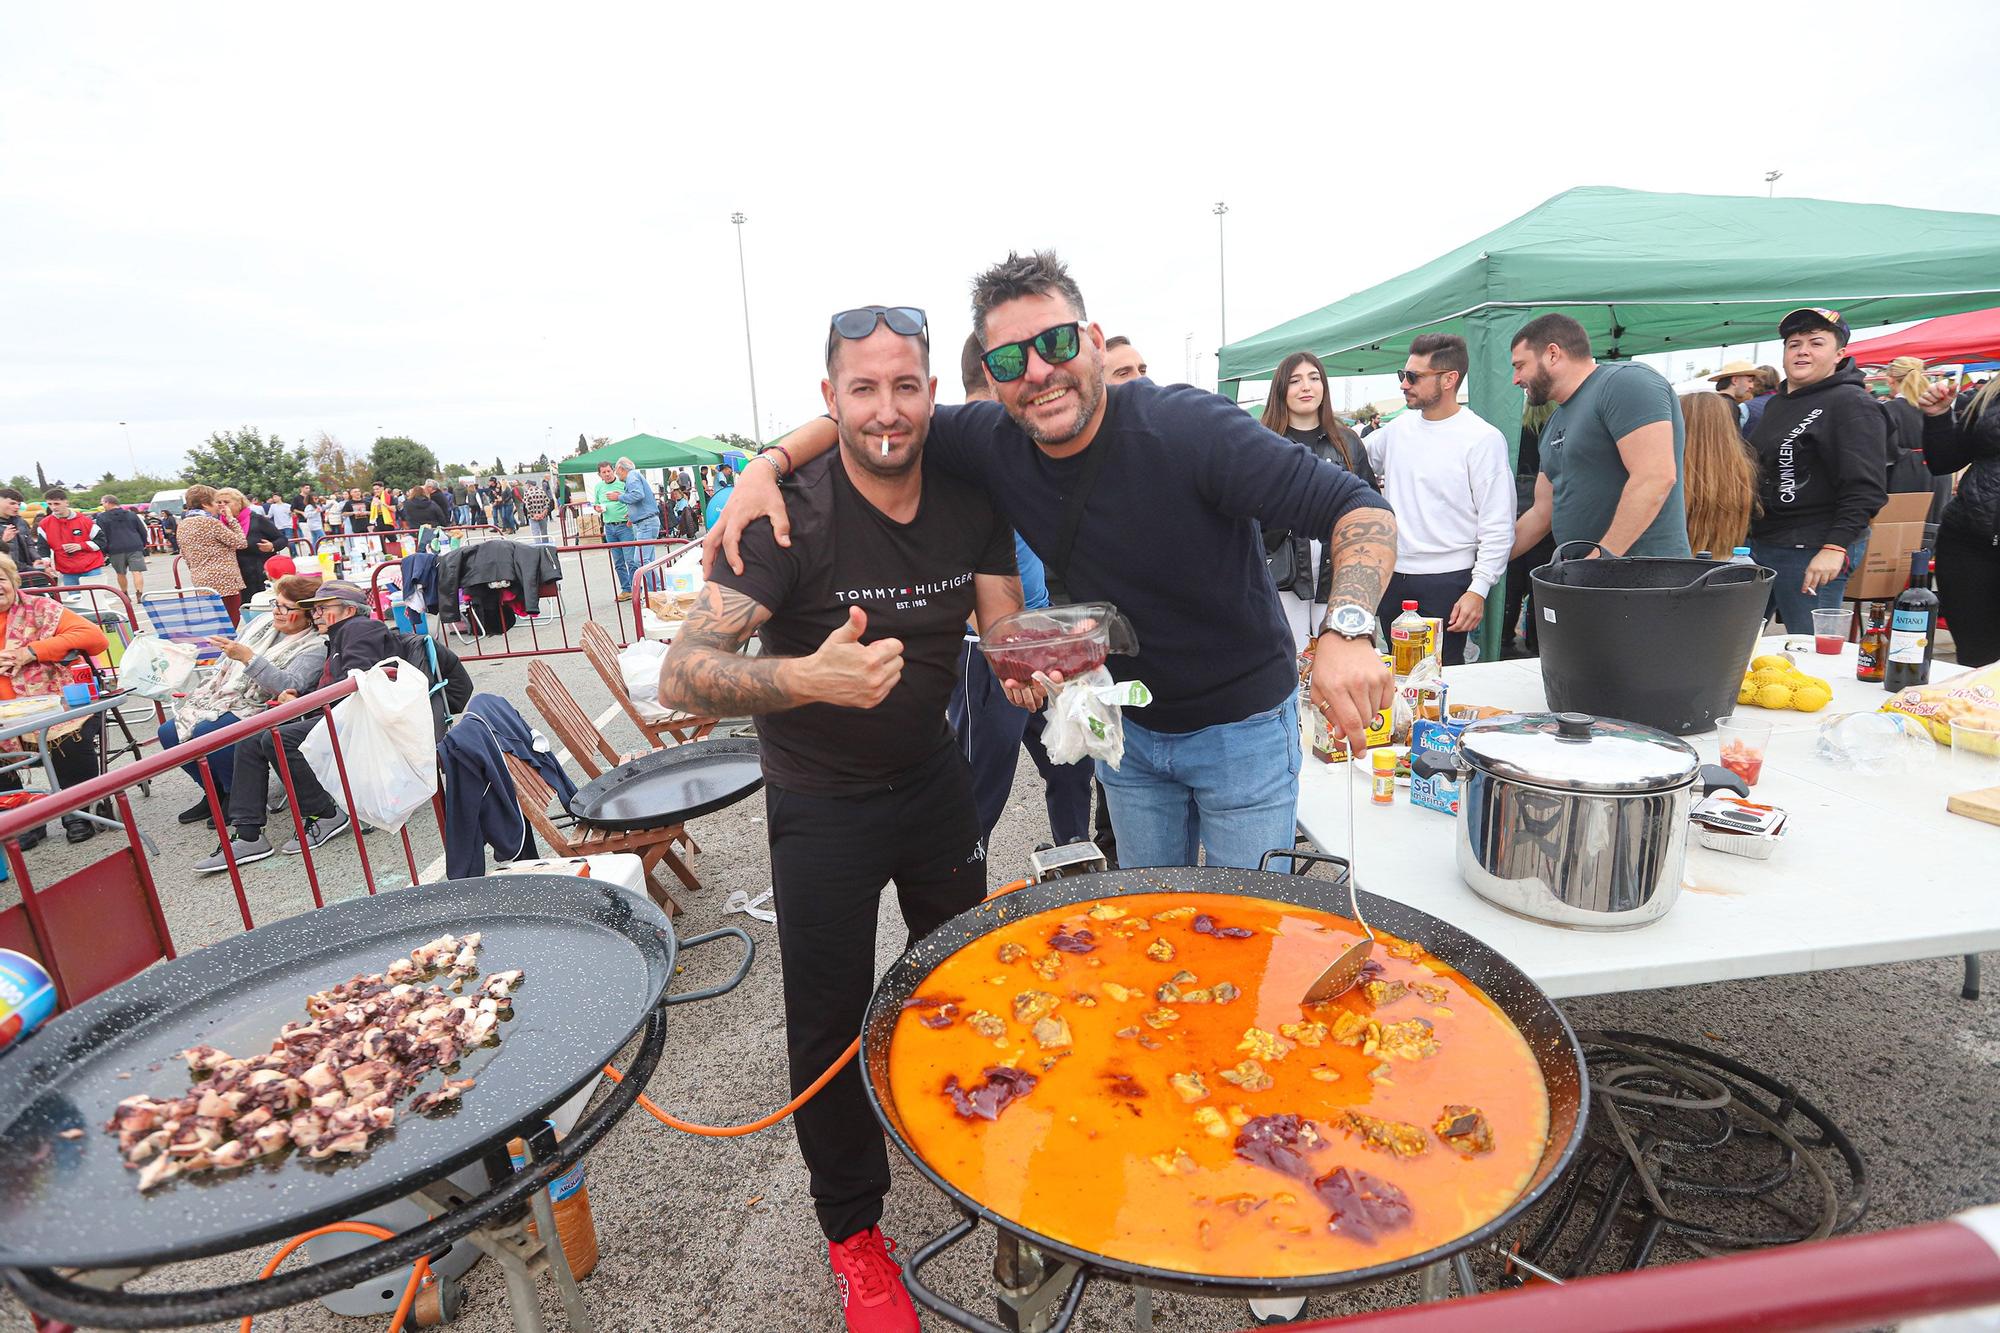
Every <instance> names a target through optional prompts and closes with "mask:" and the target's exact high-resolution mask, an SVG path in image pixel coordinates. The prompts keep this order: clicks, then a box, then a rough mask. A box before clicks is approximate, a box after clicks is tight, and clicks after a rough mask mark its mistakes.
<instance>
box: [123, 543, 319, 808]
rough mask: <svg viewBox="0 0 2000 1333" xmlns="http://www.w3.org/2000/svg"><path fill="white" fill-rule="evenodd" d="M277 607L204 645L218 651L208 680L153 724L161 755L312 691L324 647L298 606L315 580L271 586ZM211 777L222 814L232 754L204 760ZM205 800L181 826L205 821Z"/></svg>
mask: <svg viewBox="0 0 2000 1333" xmlns="http://www.w3.org/2000/svg"><path fill="white" fill-rule="evenodd" d="M272 591H273V594H274V595H275V597H276V604H275V606H274V607H273V609H272V611H271V614H270V615H268V616H253V617H247V618H245V620H244V622H243V624H242V626H241V627H240V628H239V629H238V630H237V631H236V637H235V638H233V639H224V638H220V637H215V636H211V637H210V638H209V640H208V645H209V647H211V648H219V649H221V650H222V657H223V660H222V662H221V663H220V664H219V665H218V666H217V668H216V671H215V674H214V675H212V676H210V677H209V678H208V679H207V680H205V681H203V682H202V683H201V684H200V685H197V686H196V687H195V688H194V689H192V690H189V691H188V692H187V693H186V694H185V695H183V696H181V697H180V698H178V699H175V700H174V701H173V703H172V705H171V706H170V707H169V708H168V710H167V718H166V720H165V721H164V722H162V723H160V748H161V749H163V750H164V749H169V748H171V747H173V746H176V745H180V744H182V743H183V742H186V741H191V740H193V739H194V738H195V737H197V736H203V735H206V734H208V733H209V732H211V731H214V730H216V729H217V728H218V727H226V726H228V725H230V724H231V723H233V722H240V721H242V720H243V719H244V718H246V717H249V716H250V715H251V714H252V713H253V712H255V711H256V710H257V709H260V708H262V707H264V706H265V705H266V704H268V703H270V702H271V700H272V699H274V698H276V697H277V696H278V695H280V694H283V693H284V692H285V691H286V690H296V691H297V692H298V693H300V694H305V693H307V692H309V691H311V690H315V689H317V688H319V677H320V670H321V668H323V667H324V666H325V665H326V640H325V639H323V638H321V637H320V636H319V634H318V633H317V632H316V631H315V630H314V629H313V624H312V617H311V616H310V615H308V614H307V613H306V612H305V610H304V609H303V608H301V607H300V606H299V601H300V599H301V598H306V597H310V596H312V595H313V594H314V593H315V592H318V591H319V580H318V579H315V578H308V577H307V576H305V575H304V574H286V575H284V576H283V577H281V578H279V579H278V581H277V583H276V584H275V585H274V587H273V589H272ZM181 771H182V772H183V773H186V774H187V775H188V776H189V777H191V778H193V779H194V782H195V785H196V786H197V787H199V786H200V785H201V768H200V766H199V765H197V764H182V765H181ZM208 771H209V772H210V773H212V774H214V775H215V793H216V795H217V796H218V797H220V798H221V800H222V808H223V810H225V811H227V810H228V809H229V781H230V779H231V778H232V777H233V776H234V775H235V773H236V747H235V746H233V745H230V746H225V747H223V748H222V749H220V750H217V751H216V752H215V753H214V754H211V755H210V756H209V757H208ZM210 818H211V816H210V813H209V809H208V793H207V791H205V790H204V791H203V792H202V793H201V795H200V796H199V797H198V798H197V799H196V800H195V803H194V804H193V805H191V806H189V807H188V808H187V809H185V810H183V811H181V813H180V821H181V823H183V824H199V823H201V822H202V821H204V820H208V819H210Z"/></svg>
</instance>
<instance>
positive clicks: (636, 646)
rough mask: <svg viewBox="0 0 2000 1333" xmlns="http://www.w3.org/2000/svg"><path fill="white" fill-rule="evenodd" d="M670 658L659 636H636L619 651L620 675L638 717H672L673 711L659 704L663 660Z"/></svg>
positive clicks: (650, 718) (652, 718) (649, 718)
mask: <svg viewBox="0 0 2000 1333" xmlns="http://www.w3.org/2000/svg"><path fill="white" fill-rule="evenodd" d="M666 660H667V645H666V644H664V643H661V642H660V641H659V640H658V639H634V640H633V641H632V642H631V643H628V644H626V645H625V647H624V648H622V649H620V650H619V653H618V674H619V675H620V676H622V677H624V679H625V693H627V694H629V695H631V696H632V706H633V707H634V708H637V709H638V710H639V716H641V717H643V718H646V719H648V720H649V721H650V720H657V719H659V718H667V717H672V716H673V715H674V710H673V709H671V708H668V707H666V706H664V705H663V704H661V703H660V663H662V662H664V661H666Z"/></svg>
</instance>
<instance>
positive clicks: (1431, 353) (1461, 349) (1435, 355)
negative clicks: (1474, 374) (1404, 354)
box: [1410, 333, 1472, 384]
mask: <svg viewBox="0 0 2000 1333" xmlns="http://www.w3.org/2000/svg"><path fill="white" fill-rule="evenodd" d="M1410 355H1411V356H1427V357H1429V358H1430V359H1431V369H1432V370H1455V371H1457V372H1458V382H1459V383H1460V384H1463V383H1465V373H1466V372H1467V371H1468V370H1471V369H1472V358H1470V357H1468V356H1467V355H1466V354H1465V339H1463V338H1461V337H1459V336H1458V335H1457V334H1456V333H1420V334H1418V335H1417V336H1416V337H1414V338H1412V339H1410Z"/></svg>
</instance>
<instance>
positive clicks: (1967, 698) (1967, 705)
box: [128, 650, 2000, 745]
mask: <svg viewBox="0 0 2000 1333" xmlns="http://www.w3.org/2000/svg"><path fill="white" fill-rule="evenodd" d="M128 651H129V650H128ZM1882 711H1883V712H1885V713H1894V714H1898V715H1901V716H1904V717H1911V718H1915V719H1916V720H1917V721H1919V722H1921V723H1923V724H1924V726H1925V727H1927V728H1929V729H1930V733H1931V739H1932V740H1934V741H1936V742H1937V743H1938V744H1939V745H1950V744H1951V724H1952V723H1953V722H1960V723H1967V722H1977V723H1979V724H1981V725H1982V726H2000V663H1995V664H1994V665H1992V666H1989V667H1981V668H1979V669H1978V670H1976V671H1968V672H1965V673H1964V674H1962V675H1957V676H1953V677H1952V678H1951V679H1949V680H1941V681H1939V682H1937V683H1936V684H1935V685H1915V686H1912V687H1910V688H1909V689H1907V690H1898V691H1896V693H1894V694H1893V695H1891V696H1889V701H1888V702H1887V703H1885V704H1883V705H1882Z"/></svg>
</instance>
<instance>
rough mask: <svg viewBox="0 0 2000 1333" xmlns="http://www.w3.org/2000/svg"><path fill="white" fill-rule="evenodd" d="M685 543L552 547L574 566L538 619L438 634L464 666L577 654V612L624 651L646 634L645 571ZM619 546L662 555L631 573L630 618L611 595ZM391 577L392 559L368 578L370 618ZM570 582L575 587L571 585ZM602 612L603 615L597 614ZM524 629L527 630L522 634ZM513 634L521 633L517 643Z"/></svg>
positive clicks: (448, 625) (396, 572) (444, 625)
mask: <svg viewBox="0 0 2000 1333" xmlns="http://www.w3.org/2000/svg"><path fill="white" fill-rule="evenodd" d="M530 544H533V545H541V544H544V543H530ZM689 545H690V543H689V542H687V541H686V540H684V539H682V538H661V537H655V538H652V539H650V540H645V541H640V540H634V541H627V542H589V543H585V544H581V545H576V546H553V545H552V546H551V548H550V549H552V550H554V551H555V553H556V558H557V560H559V561H560V560H563V559H564V558H565V557H569V556H574V557H575V560H574V562H573V564H568V565H565V567H564V571H563V578H562V580H561V581H559V582H558V583H557V584H556V585H555V586H556V591H555V593H554V594H553V595H551V596H547V597H544V598H542V599H541V609H540V611H539V612H538V613H537V614H536V615H534V616H521V617H520V618H519V619H517V620H516V621H515V622H514V624H512V625H509V626H504V627H502V628H501V630H500V631H499V632H498V633H494V632H491V631H490V630H488V629H487V627H485V626H474V628H475V629H478V630H480V631H482V632H481V633H479V634H478V635H477V636H476V637H475V636H472V635H470V634H468V633H466V632H465V631H464V630H463V626H465V625H466V624H468V623H470V622H469V621H466V620H460V621H456V622H446V621H443V620H440V623H439V628H440V632H441V633H443V634H444V635H445V636H446V637H447V638H448V639H449V641H450V643H451V649H452V651H453V652H454V653H456V654H458V657H459V659H460V660H461V661H465V662H480V661H496V660H499V659H501V658H508V657H545V656H548V655H550V654H552V653H579V652H582V651H583V645H582V644H581V643H579V642H577V641H576V640H575V638H574V637H573V636H572V635H571V633H570V624H569V620H568V618H567V617H566V616H565V615H564V612H565V610H572V611H573V610H581V611H582V616H581V620H595V621H597V622H598V623H599V624H601V625H604V626H605V627H607V628H608V629H610V630H611V631H612V637H613V639H614V640H615V641H616V642H617V644H618V646H619V647H620V648H623V647H625V646H626V645H627V644H629V643H631V642H632V641H633V640H634V639H637V638H643V637H644V635H645V619H644V612H643V608H642V598H643V596H644V588H645V586H646V581H647V571H651V570H657V569H659V568H661V567H662V566H664V565H665V564H666V563H667V561H668V560H670V559H671V558H672V556H673V555H674V554H675V553H678V552H679V551H681V550H684V549H685V548H686V547H687V546H689ZM619 547H633V548H638V547H650V548H652V549H653V550H654V551H656V552H662V553H663V554H661V555H658V556H656V557H655V558H654V559H653V560H652V561H650V562H648V563H647V564H645V565H642V566H640V568H639V569H638V570H636V571H635V572H634V575H633V580H632V582H633V596H632V608H633V610H632V615H631V616H630V617H626V616H623V615H621V614H619V611H618V603H617V600H616V597H615V592H616V589H617V584H616V582H615V574H614V572H613V569H612V561H611V552H612V550H614V549H615V548H619ZM593 552H602V553H603V557H602V559H601V560H597V559H592V558H590V557H591V554H592V553H593ZM593 567H595V568H596V569H597V570H598V579H599V582H597V583H596V584H595V585H593V583H592V579H591V570H592V568H593ZM391 576H394V577H397V578H400V577H401V573H400V569H399V567H398V566H397V565H396V564H395V563H394V562H393V561H392V562H390V563H387V564H384V565H381V566H379V567H377V569H376V570H375V572H374V574H373V576H372V577H371V579H370V586H369V589H368V601H369V606H370V608H371V612H370V614H373V615H375V616H376V618H377V619H382V618H384V616H383V614H382V612H381V610H380V608H381V606H382V605H383V598H382V585H383V582H384V581H385V580H386V579H387V578H389V577H391ZM572 580H574V584H575V586H574V588H572V587H571V583H572ZM652 586H653V587H655V588H657V587H658V586H660V585H659V584H658V583H657V581H655V582H654V583H653V585H652ZM604 589H610V590H612V593H613V600H612V601H611V602H610V603H608V604H600V603H598V602H597V600H596V597H597V596H598V595H601V594H602V590H604ZM579 603H580V606H579ZM600 609H601V610H604V611H605V612H607V614H602V615H600V614H599V611H600ZM429 614H430V615H432V616H436V615H437V614H438V609H437V608H436V607H432V608H430V610H429ZM523 626H525V627H526V630H525V633H524V634H523V633H522V627H523ZM545 631H546V632H545ZM517 634H520V635H521V638H520V639H518V640H517V638H516V635H517ZM495 638H497V639H498V640H499V646H498V647H497V648H496V647H492V646H490V642H489V641H490V640H493V639H495Z"/></svg>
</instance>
